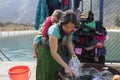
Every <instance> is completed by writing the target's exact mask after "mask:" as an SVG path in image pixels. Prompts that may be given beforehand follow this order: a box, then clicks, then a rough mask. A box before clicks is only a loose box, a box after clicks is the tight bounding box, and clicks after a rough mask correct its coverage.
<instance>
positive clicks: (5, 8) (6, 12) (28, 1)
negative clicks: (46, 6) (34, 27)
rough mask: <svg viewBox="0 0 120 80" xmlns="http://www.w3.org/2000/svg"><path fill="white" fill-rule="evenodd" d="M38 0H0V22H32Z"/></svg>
mask: <svg viewBox="0 0 120 80" xmlns="http://www.w3.org/2000/svg"><path fill="white" fill-rule="evenodd" d="M37 1H38V0H5V1H4V0H0V5H1V7H0V22H13V23H34V18H35V13H36V6H37V3H38V2H37Z"/></svg>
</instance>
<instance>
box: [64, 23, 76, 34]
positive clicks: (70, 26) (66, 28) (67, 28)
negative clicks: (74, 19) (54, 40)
mask: <svg viewBox="0 0 120 80" xmlns="http://www.w3.org/2000/svg"><path fill="white" fill-rule="evenodd" d="M74 28H75V24H73V23H71V22H69V23H68V24H65V25H63V30H64V31H65V32H66V33H69V32H71V31H73V30H74Z"/></svg>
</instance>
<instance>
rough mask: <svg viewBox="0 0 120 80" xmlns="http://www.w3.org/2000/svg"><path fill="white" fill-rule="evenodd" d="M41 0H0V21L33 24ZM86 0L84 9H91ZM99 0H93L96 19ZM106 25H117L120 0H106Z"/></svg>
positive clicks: (96, 17) (97, 17)
mask: <svg viewBox="0 0 120 80" xmlns="http://www.w3.org/2000/svg"><path fill="white" fill-rule="evenodd" d="M38 1H39V0H5V1H4V0H0V5H1V7H0V22H14V23H29V24H31V23H32V24H33V23H34V19H35V14H36V7H37V3H38ZM83 1H84V4H83V5H84V10H86V11H88V10H89V9H90V4H89V3H90V1H89V0H83ZM99 1H100V0H92V2H93V3H92V11H93V13H94V15H95V20H98V19H99ZM103 7H104V20H103V21H104V25H105V26H115V20H116V18H118V19H120V0H104V6H103Z"/></svg>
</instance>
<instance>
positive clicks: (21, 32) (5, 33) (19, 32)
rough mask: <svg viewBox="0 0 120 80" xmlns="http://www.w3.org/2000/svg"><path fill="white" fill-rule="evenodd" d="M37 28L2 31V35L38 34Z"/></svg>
mask: <svg viewBox="0 0 120 80" xmlns="http://www.w3.org/2000/svg"><path fill="white" fill-rule="evenodd" d="M37 32H38V31H37V30H27V31H2V32H0V37H1V38H3V37H11V36H18V35H26V34H36V33H37Z"/></svg>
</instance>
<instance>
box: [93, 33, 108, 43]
mask: <svg viewBox="0 0 120 80" xmlns="http://www.w3.org/2000/svg"><path fill="white" fill-rule="evenodd" d="M105 37H106V34H104V33H103V36H100V35H95V38H96V40H97V41H102V43H104V41H105Z"/></svg>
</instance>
